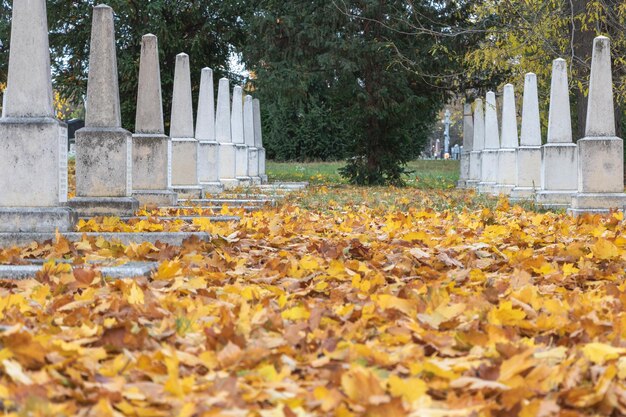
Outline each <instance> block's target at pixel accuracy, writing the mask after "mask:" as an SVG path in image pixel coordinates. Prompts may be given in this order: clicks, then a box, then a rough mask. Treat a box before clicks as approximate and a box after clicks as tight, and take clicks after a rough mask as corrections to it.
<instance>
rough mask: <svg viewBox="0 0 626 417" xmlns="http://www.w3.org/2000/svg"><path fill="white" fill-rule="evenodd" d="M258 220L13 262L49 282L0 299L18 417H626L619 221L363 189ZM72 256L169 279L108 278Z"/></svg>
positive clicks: (0, 339) (321, 192)
mask: <svg viewBox="0 0 626 417" xmlns="http://www.w3.org/2000/svg"><path fill="white" fill-rule="evenodd" d="M224 210H225V211H226V212H228V210H227V209H224ZM170 214H171V213H170ZM239 214H241V215H242V216H243V218H242V221H241V222H240V223H238V224H237V223H226V224H222V223H210V222H208V221H205V220H197V221H195V222H194V223H193V225H192V226H184V227H187V228H189V227H191V228H193V230H203V231H208V232H210V233H212V234H213V236H214V239H213V240H212V241H211V242H210V243H203V242H199V241H190V242H187V244H185V245H184V246H183V247H182V248H178V247H171V246H167V245H160V244H157V245H152V244H147V243H144V244H136V245H129V246H124V245H120V244H116V243H111V242H106V241H103V240H89V239H87V238H85V239H83V241H82V242H78V243H70V242H68V241H66V240H65V239H63V238H62V237H61V236H59V237H58V238H57V240H56V241H55V242H51V243H50V244H47V245H40V246H38V245H31V246H30V247H27V248H15V249H11V250H5V251H2V252H0V261H1V262H3V263H23V262H27V261H28V260H29V259H32V258H38V259H42V258H45V259H47V260H48V262H47V263H46V264H45V265H44V267H43V270H42V271H41V272H40V273H39V274H38V275H37V277H36V278H35V279H31V280H25V281H20V282H15V281H4V282H1V283H0V347H1V348H0V399H1V400H2V402H1V407H2V409H3V410H4V413H6V415H10V416H44V415H54V416H94V417H96V416H97V417H100V416H121V415H125V416H137V417H139V416H181V417H191V416H207V417H208V416H212V417H213V416H215V417H217V416H224V417H226V416H228V417H233V416H234V417H238V416H250V417H304V416H328V417H331V416H332V417H352V416H368V417H404V416H413V417H435V416H441V417H445V416H513V415H519V416H524V417H530V416H538V417H549V416H563V417H565V416H591V415H604V416H611V415H614V416H617V415H624V414H626V340H625V339H623V338H626V309H625V304H626V284H625V283H624V275H625V273H624V270H625V268H626V236H625V233H624V232H625V231H626V223H625V222H624V220H623V217H622V215H621V214H614V215H611V216H608V217H605V218H602V217H598V216H595V217H585V218H582V219H572V218H570V217H568V216H566V215H565V214H554V213H538V212H536V211H532V210H527V209H525V208H522V207H511V206H509V205H508V204H507V203H506V202H505V201H503V200H502V201H500V202H499V203H497V202H495V201H493V200H485V199H481V198H479V197H477V196H475V195H474V194H472V193H466V192H462V191H452V190H448V191H427V192H425V191H418V190H404V191H401V190H390V189H352V188H340V189H327V188H317V189H314V190H311V191H309V192H307V193H306V194H302V195H298V196H293V197H290V198H289V199H288V200H287V201H285V202H284V204H281V205H280V206H278V207H275V208H271V207H268V208H266V209H264V210H261V211H258V212H253V213H247V214H244V213H243V212H241V213H239ZM146 222H147V223H151V224H155V225H160V226H158V227H163V228H164V229H165V230H173V229H176V227H178V226H176V227H175V226H170V225H163V224H162V222H160V221H159V219H158V218H156V217H155V218H152V219H150V220H147V221H146ZM107 225H108V226H107ZM133 226H136V225H124V226H121V225H120V222H119V221H117V220H114V219H99V220H97V221H93V222H91V223H83V224H82V225H81V230H84V231H87V230H102V228H105V229H106V228H107V227H110V228H113V229H115V228H120V229H123V228H130V229H131V230H132V229H133ZM184 227H183V226H181V228H184ZM140 229H142V230H149V227H148V226H146V224H142V226H141V227H140ZM62 259H63V260H65V261H66V262H67V261H69V262H72V263H74V264H86V265H88V264H89V263H90V262H109V263H123V262H127V261H155V262H159V263H160V266H159V269H158V271H157V272H155V273H154V274H153V276H151V277H150V278H137V279H127V280H104V279H102V277H101V276H100V274H99V272H97V270H94V269H92V268H91V267H87V266H85V268H83V269H74V270H73V271H72V268H71V266H70V265H68V264H65V263H61V262H59V260H62Z"/></svg>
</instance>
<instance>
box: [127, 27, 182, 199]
mask: <svg viewBox="0 0 626 417" xmlns="http://www.w3.org/2000/svg"><path fill="white" fill-rule="evenodd" d="M170 149H171V141H170V138H169V137H167V136H165V128H164V127H163V101H162V96H161V71H160V65H159V46H158V41H157V37H156V36H154V35H152V34H148V35H145V36H144V37H143V38H142V40H141V59H140V61H139V87H138V90H137V112H136V116H135V134H134V135H133V197H135V198H136V199H137V200H139V204H140V205H142V206H145V205H157V206H173V205H176V203H177V195H176V193H175V192H173V191H172V190H171V189H168V187H169V185H170V184H171V180H170V178H169V173H170V172H169V161H170V154H169V153H170Z"/></svg>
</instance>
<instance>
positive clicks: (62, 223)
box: [0, 0, 77, 232]
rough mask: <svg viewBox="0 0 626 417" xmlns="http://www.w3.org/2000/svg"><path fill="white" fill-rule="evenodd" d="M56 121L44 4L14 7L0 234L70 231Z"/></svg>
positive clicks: (0, 142)
mask: <svg viewBox="0 0 626 417" xmlns="http://www.w3.org/2000/svg"><path fill="white" fill-rule="evenodd" d="M60 129H61V128H60V125H59V122H58V121H57V120H56V119H55V114H54V106H53V99H52V82H51V75H50V49H49V46H48V21H47V18H46V2H45V0H19V1H14V2H13V19H12V23H11V51H10V54H9V73H8V80H7V91H6V92H5V95H4V108H3V115H2V118H1V119H0V232H54V231H55V230H59V231H63V232H65V231H71V230H72V229H73V227H74V225H75V223H76V220H77V218H76V215H75V214H74V212H73V211H72V210H71V209H69V208H67V207H62V205H63V204H64V203H65V202H66V201H67V142H63V140H62V135H61V134H60V133H61V131H60Z"/></svg>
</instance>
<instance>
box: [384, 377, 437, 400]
mask: <svg viewBox="0 0 626 417" xmlns="http://www.w3.org/2000/svg"><path fill="white" fill-rule="evenodd" d="M387 384H388V385H389V392H390V393H391V395H393V396H394V397H401V398H403V399H404V400H406V401H407V402H408V403H413V402H415V401H417V400H418V399H420V398H421V397H422V396H423V395H424V394H426V392H427V391H428V385H426V382H424V381H422V380H421V379H419V378H407V379H402V378H400V377H398V376H396V375H392V376H391V377H389V379H388V380H387Z"/></svg>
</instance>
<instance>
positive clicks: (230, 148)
mask: <svg viewBox="0 0 626 417" xmlns="http://www.w3.org/2000/svg"><path fill="white" fill-rule="evenodd" d="M215 135H216V137H217V141H218V142H219V144H220V147H219V157H220V164H219V165H220V182H221V183H222V184H223V185H224V188H225V189H227V190H228V189H233V188H236V187H237V186H238V185H239V181H237V178H236V177H237V175H236V152H235V144H234V143H233V141H232V133H231V123H230V82H229V81H228V79H227V78H222V79H221V80H220V83H219V88H218V91H217V112H216V115H215Z"/></svg>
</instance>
